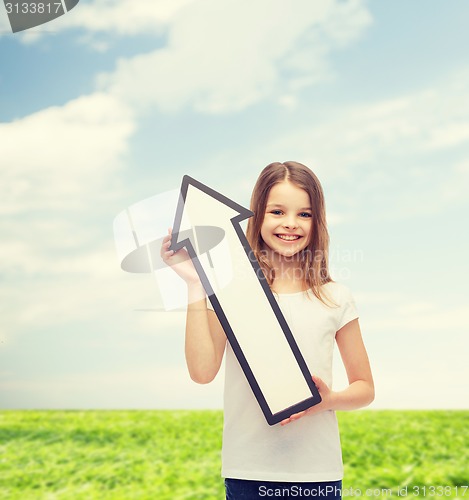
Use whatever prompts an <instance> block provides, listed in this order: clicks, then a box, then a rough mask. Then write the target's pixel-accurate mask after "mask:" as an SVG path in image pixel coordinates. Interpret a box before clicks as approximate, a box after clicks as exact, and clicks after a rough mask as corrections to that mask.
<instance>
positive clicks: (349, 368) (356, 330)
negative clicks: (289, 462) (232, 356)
mask: <svg viewBox="0 0 469 500" xmlns="http://www.w3.org/2000/svg"><path fill="white" fill-rule="evenodd" d="M336 341H337V346H338V347H339V351H340V355H341V357H342V361H343V363H344V366H345V370H346V372H347V378H348V382H349V386H348V387H347V388H346V389H344V390H343V391H331V389H330V388H329V387H328V386H327V385H326V383H325V382H324V381H323V380H321V379H320V378H319V377H317V376H314V375H313V380H314V383H315V384H316V386H317V388H318V390H319V394H320V395H321V398H322V401H321V402H320V403H319V404H317V405H316V406H313V407H311V408H308V409H307V410H305V411H302V412H300V413H296V414H294V415H292V416H291V417H290V418H287V419H285V420H283V421H282V422H281V424H282V425H285V424H288V423H289V422H291V421H293V420H297V419H299V418H301V417H303V416H304V415H312V414H315V413H319V412H321V411H325V410H356V409H357V408H362V407H364V406H368V405H369V404H370V403H371V402H372V401H373V399H374V397H375V389H374V384H373V376H372V374H371V368H370V362H369V360H368V355H367V353H366V349H365V345H364V344H363V339H362V335H361V331H360V325H359V323H358V319H354V320H352V321H350V322H349V323H347V324H346V325H345V326H343V327H342V328H341V329H340V330H339V331H338V332H337V333H336Z"/></svg>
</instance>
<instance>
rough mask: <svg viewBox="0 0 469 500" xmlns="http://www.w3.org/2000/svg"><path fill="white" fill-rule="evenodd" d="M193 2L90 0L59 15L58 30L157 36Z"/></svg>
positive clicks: (168, 0)
mask: <svg viewBox="0 0 469 500" xmlns="http://www.w3.org/2000/svg"><path fill="white" fill-rule="evenodd" d="M194 2H195V0H139V1H138V2H136V1H135V0H94V1H92V2H89V3H84V2H81V3H80V4H79V5H77V6H76V7H75V8H74V9H73V10H72V11H71V12H70V13H69V14H68V15H66V16H63V17H62V18H61V20H60V24H59V23H57V26H56V28H57V29H58V30H64V29H69V28H81V29H84V30H86V31H88V32H92V33H100V32H101V33H107V34H112V35H142V34H150V35H151V34H158V33H159V32H160V31H161V29H162V28H164V27H165V26H166V25H168V23H170V22H171V21H172V20H173V19H174V17H175V16H176V15H177V14H178V13H179V11H181V10H182V9H184V7H186V6H187V5H189V4H191V3H194Z"/></svg>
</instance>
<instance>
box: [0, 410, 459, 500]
mask: <svg viewBox="0 0 469 500" xmlns="http://www.w3.org/2000/svg"><path fill="white" fill-rule="evenodd" d="M339 421H340V427H341V436H342V447H343V456H344V463H345V480H344V485H343V486H344V489H346V490H349V489H350V488H353V490H354V492H355V494H356V493H357V490H358V489H360V490H361V495H362V496H366V490H367V489H370V488H373V489H374V488H378V489H388V488H389V489H391V490H392V492H391V496H394V497H397V496H398V495H397V489H398V488H403V487H406V486H407V491H408V496H409V497H411V496H413V497H414V498H415V497H416V496H420V497H434V498H438V497H440V498H449V497H452V498H455V497H459V498H465V499H467V500H469V491H467V492H465V495H464V491H463V490H462V489H459V491H458V492H457V491H456V488H455V487H456V486H461V485H467V484H468V477H469V473H468V470H469V466H468V464H469V452H468V442H469V440H468V424H469V412H465V411H359V412H351V413H341V414H339ZM222 425H223V416H222V413H221V412H220V411H2V412H0V498H2V499H12V500H14V499H21V500H29V499H32V500H35V499H60V500H62V499H73V500H79V499H99V500H106V499H124V500H125V499H155V500H179V499H201V500H211V499H222V498H224V488H223V482H222V479H221V478H220V449H221V432H222ZM424 486H425V487H426V488H427V490H426V491H425V494H424V490H423V487H424ZM430 486H448V487H450V488H447V489H446V490H435V491H432V490H429V489H428V488H429V487H430ZM416 487H420V489H419V490H418V491H417V490H416V489H414V488H416ZM349 491H350V490H349ZM414 493H418V494H417V495H415V496H414ZM457 493H458V494H457ZM380 496H381V497H388V496H390V495H389V493H383V494H382V495H380Z"/></svg>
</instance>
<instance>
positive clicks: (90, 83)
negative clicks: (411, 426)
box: [0, 0, 469, 408]
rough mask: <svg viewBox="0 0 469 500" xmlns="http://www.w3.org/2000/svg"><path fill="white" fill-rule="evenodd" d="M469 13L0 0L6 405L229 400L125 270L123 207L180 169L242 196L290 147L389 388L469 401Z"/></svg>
mask: <svg viewBox="0 0 469 500" xmlns="http://www.w3.org/2000/svg"><path fill="white" fill-rule="evenodd" d="M468 15H469V5H468V4H467V2H464V1H462V0H456V1H453V2H451V3H443V2H436V1H425V2H423V1H422V0H420V1H415V2H411V3H409V2H404V1H403V0H397V1H394V2H392V4H391V3H390V2H377V1H374V2H372V1H362V0H353V1H345V0H344V1H339V0H335V1H333V0H324V1H323V0H321V1H317V2H314V3H313V2H310V1H306V0H301V1H299V0H294V1H292V2H288V3H286V2H282V1H276V0H274V1H272V0H259V1H258V2H255V3H253V2H247V1H246V0H237V1H227V2H223V3H221V2H218V1H217V0H172V1H171V2H169V1H162V0H161V1H157V0H142V1H140V2H135V1H133V2H131V1H130V0H117V1H111V0H109V1H102V0H101V1H99V2H92V1H85V0H81V1H80V3H79V4H78V5H77V6H76V7H75V8H74V9H73V10H72V11H71V12H70V13H68V14H67V15H65V16H63V17H61V18H59V19H56V20H55V21H53V22H51V23H48V24H47V25H44V26H43V27H41V28H35V29H32V30H29V31H28V32H25V33H22V34H20V33H17V34H12V33H10V32H9V25H8V20H7V16H6V13H5V10H4V9H3V7H0V176H1V177H0V191H1V195H0V200H1V201H0V211H1V213H2V217H1V219H0V228H1V232H2V240H1V245H0V262H1V264H0V274H1V280H0V297H1V299H0V310H1V314H0V317H1V319H0V407H1V408H206V407H221V401H222V379H223V377H222V374H220V376H219V377H218V378H217V380H216V381H215V382H214V383H213V384H211V385H209V386H198V385H196V384H194V383H192V382H191V381H190V380H189V377H188V375H187V374H186V370H185V363H184V355H183V336H184V314H183V313H180V312H164V311H162V309H163V308H162V294H164V293H165V292H164V291H161V290H159V289H158V286H157V284H156V282H155V280H154V279H153V277H152V276H150V275H137V274H135V275H134V274H128V273H124V272H123V271H121V270H120V267H119V261H118V258H117V255H116V250H115V245H114V237H113V220H114V218H115V216H116V215H117V214H118V213H120V212H121V211H122V210H124V209H125V208H127V207H128V206H130V205H132V204H134V203H136V202H138V201H140V200H144V199H146V198H149V197H152V196H154V195H157V194H159V193H163V192H166V191H169V190H173V189H177V188H179V186H180V183H181V178H182V176H183V175H184V174H189V175H191V176H192V177H195V178H197V179H198V180H200V181H202V182H204V183H206V184H208V185H210V186H211V187H213V188H214V189H216V190H217V191H220V192H222V193H224V194H226V195H227V196H229V197H230V198H232V199H234V200H236V201H238V202H239V203H241V204H245V205H247V204H248V203H249V197H250V191H251V189H252V186H253V184H254V182H255V179H256V177H257V175H258V173H259V172H260V170H261V169H262V168H263V167H264V166H265V165H266V164H268V163H270V162H272V161H284V160H288V159H293V160H297V161H300V162H302V163H305V164H307V165H308V166H310V167H311V168H312V169H313V170H314V171H315V172H316V173H317V174H318V176H319V178H320V179H321V181H322V183H323V187H324V189H325V193H326V201H327V209H328V221H329V228H330V234H331V261H332V262H331V266H332V271H333V276H334V277H335V279H336V280H337V281H341V282H343V283H345V284H346V285H347V286H349V287H350V288H351V289H352V291H353V293H354V295H355V298H356V301H357V305H358V308H359V312H360V322H361V326H362V330H363V335H364V338H365V341H366V344H367V347H368V351H369V355H370V359H371V362H372V367H373V370H374V375H375V379H376V380H375V382H376V386H377V397H376V400H375V402H374V404H373V407H375V408H467V405H468V401H467V389H468V387H467V380H469V370H468V368H467V362H466V361H467V360H466V358H467V354H466V353H467V347H468V340H467V339H468V335H469V330H468V327H467V322H466V321H465V319H466V315H467V298H468V294H467V286H466V281H467V278H468V274H469V273H468V271H469V266H468V258H467V255H468V253H469V237H468V236H467V230H464V227H466V226H467V213H468V198H467V191H468V188H469V104H468V99H467V89H468V88H469V63H468V60H467V52H468V48H469V32H468V31H467V26H466V20H467V19H468ZM165 216H166V217H167V218H168V220H169V221H171V220H172V218H173V214H172V213H167V214H165ZM150 309H153V311H150ZM337 361H338V359H337ZM335 380H336V385H335V387H336V388H340V387H341V386H343V384H344V383H345V379H344V374H343V371H342V370H341V369H340V363H339V362H337V367H336V379H335Z"/></svg>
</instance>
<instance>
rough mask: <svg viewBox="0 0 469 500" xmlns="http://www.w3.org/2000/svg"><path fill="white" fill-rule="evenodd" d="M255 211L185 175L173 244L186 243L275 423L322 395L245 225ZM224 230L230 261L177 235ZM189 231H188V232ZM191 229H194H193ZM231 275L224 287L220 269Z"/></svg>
mask: <svg viewBox="0 0 469 500" xmlns="http://www.w3.org/2000/svg"><path fill="white" fill-rule="evenodd" d="M252 215H253V213H252V212H251V211H249V210H247V209H246V208H244V207H242V206H241V205H238V204H237V203H235V202H233V201H232V200H230V199H228V198H227V197H226V196H223V195H222V194H220V193H218V192H216V191H214V190H213V189H211V188H209V187H207V186H205V185H204V184H202V183H200V182H198V181H196V180H195V179H192V178H191V177H189V176H187V175H186V176H184V177H183V181H182V186H181V197H180V200H179V205H178V208H177V211H176V217H175V221H174V229H173V240H172V245H171V248H172V249H173V250H178V249H180V248H182V247H184V246H185V247H186V248H187V251H188V252H189V255H190V257H191V259H192V261H193V263H194V266H195V268H196V270H197V272H198V274H199V277H200V279H201V282H202V284H203V286H204V288H205V291H206V293H207V295H208V296H209V298H210V301H211V303H212V305H213V308H214V310H215V313H216V314H217V316H218V319H219V320H220V323H221V325H222V326H223V329H224V331H225V333H226V336H227V339H228V341H229V342H230V344H231V347H232V348H233V351H234V353H235V354H236V357H237V359H238V361H239V363H240V365H241V367H242V369H243V371H244V373H245V375H246V377H247V380H248V382H249V384H250V386H251V388H252V390H253V392H254V395H255V397H256V398H257V400H258V402H259V405H260V407H261V409H262V411H263V412H264V415H265V418H266V420H267V422H268V423H269V424H270V425H272V424H275V423H278V422H280V421H281V420H283V419H284V418H287V417H289V416H290V415H292V414H293V413H297V412H299V411H303V410H305V409H307V408H309V407H311V406H313V405H315V404H317V403H319V402H320V401H321V397H320V396H319V393H318V391H317V388H316V386H315V385H314V382H313V381H312V378H311V373H310V372H309V369H308V367H307V365H306V362H305V361H304V358H303V356H302V355H301V352H300V350H299V348H298V345H297V344H296V342H295V339H294V337H293V334H292V332H291V331H290V328H289V326H288V324H287V322H286V320H285V318H284V316H283V314H282V312H281V310H280V308H279V306H278V303H277V301H276V300H275V297H274V296H273V293H272V291H271V290H270V287H269V285H268V283H267V280H266V278H265V276H264V274H263V272H262V270H261V268H260V266H259V263H258V262H257V260H256V258H255V256H254V253H253V252H252V249H251V247H250V246H249V243H248V241H247V239H246V236H245V234H244V232H243V230H242V228H241V226H240V222H241V221H243V220H245V219H247V218H249V217H251V216H252ZM202 225H203V226H216V227H219V228H221V229H223V230H224V232H225V238H226V241H227V247H228V249H229V256H230V259H229V260H230V262H228V263H227V262H226V261H225V262H221V263H219V262H213V261H212V259H210V257H209V258H208V259H203V258H201V255H200V254H199V252H198V251H197V248H198V242H197V241H195V238H193V237H189V238H185V239H182V238H181V239H178V235H179V232H180V231H181V230H183V229H187V228H188V226H192V227H195V226H202ZM186 234H188V233H186ZM189 234H193V233H191V232H189ZM227 264H228V265H230V264H231V265H232V273H231V280H230V281H229V283H228V284H225V286H223V287H222V288H219V287H218V286H217V283H216V275H217V273H222V274H226V269H223V267H224V266H226V265H227Z"/></svg>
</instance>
